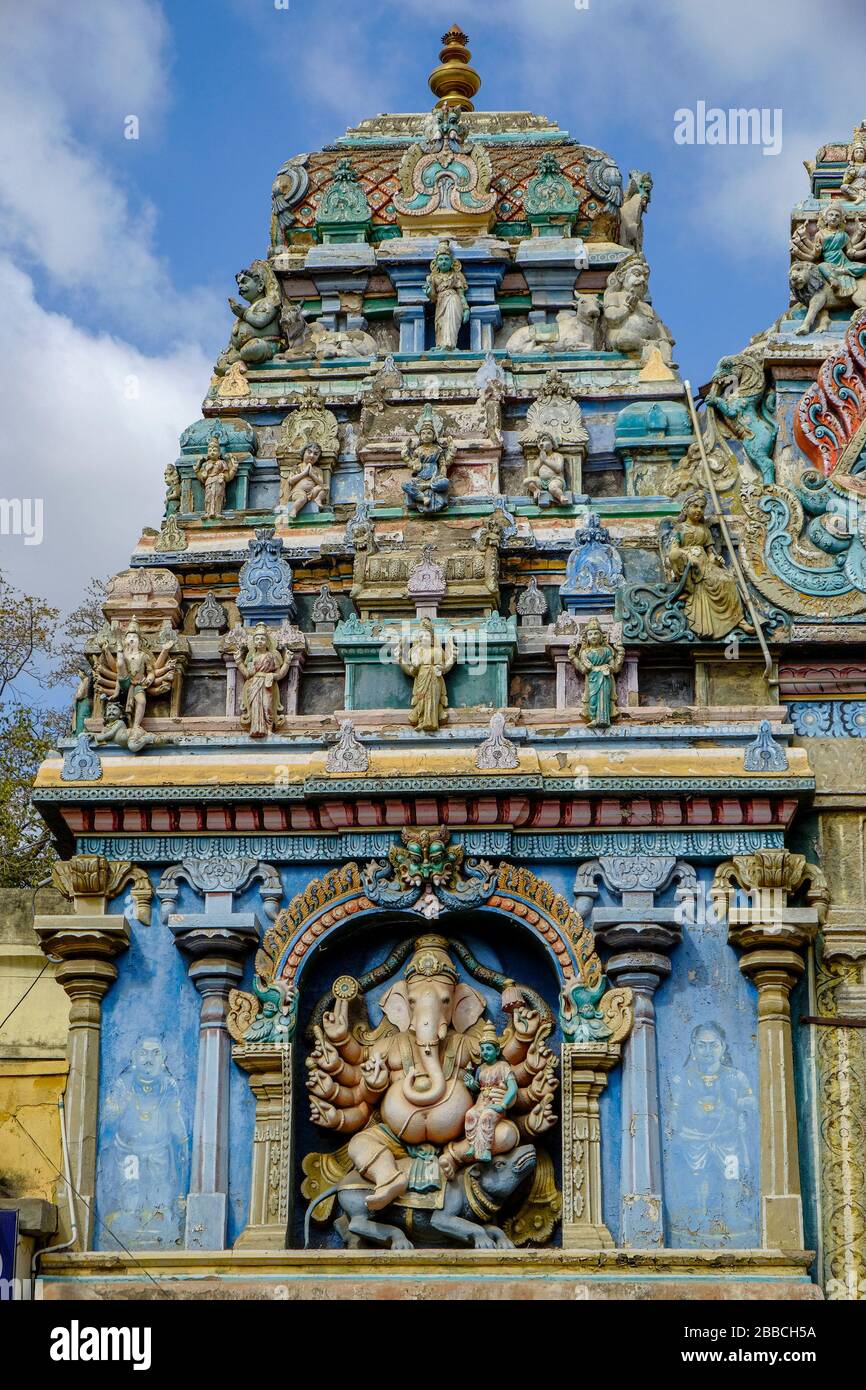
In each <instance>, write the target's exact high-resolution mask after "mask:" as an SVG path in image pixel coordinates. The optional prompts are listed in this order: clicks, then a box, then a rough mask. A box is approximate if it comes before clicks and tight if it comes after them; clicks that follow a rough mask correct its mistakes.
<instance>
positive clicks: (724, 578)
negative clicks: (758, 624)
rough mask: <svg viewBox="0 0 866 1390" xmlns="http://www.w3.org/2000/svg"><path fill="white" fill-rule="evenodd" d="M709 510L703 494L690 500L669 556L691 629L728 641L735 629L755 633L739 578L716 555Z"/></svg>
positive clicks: (685, 505)
mask: <svg viewBox="0 0 866 1390" xmlns="http://www.w3.org/2000/svg"><path fill="white" fill-rule="evenodd" d="M706 510H707V499H706V497H705V496H704V494H703V493H702V492H695V493H692V495H691V496H690V497H687V498H686V500H685V502H684V503H683V506H682V509H681V511H680V514H679V516H678V517H677V520H676V524H675V526H674V529H673V531H672V533H671V540H670V546H669V548H668V552H667V556H666V563H667V567H668V568H669V570H670V573H671V576H672V577H673V578H675V579H678V580H681V581H682V592H683V594H684V595H685V603H684V607H685V614H686V619H687V621H688V624H689V627H690V628H691V629H692V632H694V633H695V635H696V636H698V637H714V638H720V637H726V636H727V635H728V633H729V632H732V631H733V629H734V628H735V627H739V628H742V630H743V631H744V632H754V628H753V627H752V626H751V624H750V623H748V622H747V621H746V619H745V615H744V613H743V603H742V599H741V598H740V593H739V590H738V588H737V581H736V578H735V576H734V574H733V573H732V571H731V570H730V569H728V567H727V565H726V564H725V563H724V561H723V560H722V559H721V558H720V557H719V556H718V555H717V554H716V548H715V542H714V540H713V533H712V531H711V530H710V527H709V524H708V522H707V518H706Z"/></svg>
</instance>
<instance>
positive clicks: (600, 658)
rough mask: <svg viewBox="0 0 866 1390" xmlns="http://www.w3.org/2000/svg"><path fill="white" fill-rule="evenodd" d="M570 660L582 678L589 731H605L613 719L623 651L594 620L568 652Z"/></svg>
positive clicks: (592, 619)
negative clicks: (591, 729) (617, 678)
mask: <svg viewBox="0 0 866 1390" xmlns="http://www.w3.org/2000/svg"><path fill="white" fill-rule="evenodd" d="M568 655H569V659H570V661H571V663H572V665H573V666H574V669H575V670H576V671H578V672H579V673H580V674H581V675H582V676H583V677H584V686H583V704H582V709H583V717H584V719H586V721H587V723H588V724H589V726H590V728H594V729H606V728H608V727H609V726H610V725H611V724H612V723H613V721H614V719H616V716H617V715H618V714H619V709H618V707H617V703H616V679H615V677H616V676H617V675H618V673H619V672H620V671H621V670H622V665H623V662H624V660H625V651H624V649H623V647H622V646H621V644H620V643H619V642H614V641H612V640H610V639H609V638H608V637H607V635H606V634H605V632H604V629H603V628H602V626H601V623H600V622H599V621H598V619H597V618H590V620H589V622H588V623H587V624H586V627H585V628H584V629H583V633H582V635H581V639H580V642H579V643H577V642H573V643H572V644H571V646H570V647H569V649H568Z"/></svg>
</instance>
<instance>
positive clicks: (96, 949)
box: [34, 854, 152, 1250]
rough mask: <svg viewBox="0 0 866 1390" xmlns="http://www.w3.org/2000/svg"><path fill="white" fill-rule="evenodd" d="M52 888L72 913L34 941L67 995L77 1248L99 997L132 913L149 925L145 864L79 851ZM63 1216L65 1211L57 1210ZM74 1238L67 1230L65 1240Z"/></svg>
mask: <svg viewBox="0 0 866 1390" xmlns="http://www.w3.org/2000/svg"><path fill="white" fill-rule="evenodd" d="M51 878H52V881H53V884H54V887H55V888H57V889H58V890H59V891H60V892H61V893H62V894H63V896H64V897H65V898H68V899H69V901H70V902H71V903H72V907H73V911H72V913H71V915H69V916H53V915H52V916H44V917H37V918H36V919H35V922H34V926H35V929H36V934H37V936H38V937H39V944H40V945H41V947H42V949H43V951H44V952H45V954H46V955H48V956H59V957H60V962H61V963H60V965H59V967H58V970H57V974H56V979H57V981H58V982H59V983H60V984H61V985H62V986H63V988H64V989H65V990H66V993H67V994H68V995H69V999H70V1010H69V1035H68V1039H67V1046H66V1055H67V1059H68V1061H69V1077H68V1079H67V1083H66V1095H65V1099H64V1111H65V1118H66V1135H67V1140H68V1144H69V1165H70V1172H71V1179H72V1184H73V1187H74V1189H75V1191H74V1192H73V1193H72V1194H70V1195H71V1199H72V1201H73V1202H74V1206H75V1216H76V1223H77V1226H78V1235H77V1239H76V1243H75V1248H76V1249H78V1250H90V1249H92V1247H93V1215H94V1213H93V1203H94V1194H95V1191H96V1139H97V1123H98V1118H99V1047H100V1034H101V1031H102V1001H103V999H104V998H105V995H106V994H107V993H108V990H109V989H110V988H111V986H112V985H113V984H114V981H115V980H116V979H117V966H116V965H115V964H114V957H115V956H118V955H120V954H121V952H123V951H125V950H126V948H127V946H128V945H129V939H130V928H129V920H128V918H129V917H132V916H134V917H136V918H137V919H138V921H140V922H142V923H143V924H144V925H149V923H150V901H151V897H152V889H151V885H150V880H149V879H148V876H147V874H146V873H145V871H144V869H141V868H139V867H138V866H137V865H135V864H132V863H130V862H129V860H108V859H106V858H105V857H104V856H103V855H101V854H76V855H73V857H72V858H71V859H65V860H63V861H62V862H58V863H57V864H55V865H54V867H53V868H52V870H51ZM126 886H128V887H129V893H128V895H127V899H126V902H125V909H126V911H125V915H121V914H119V913H118V914H114V913H109V912H108V903H109V901H110V900H111V899H112V898H114V897H115V896H116V895H117V894H118V893H119V892H120V890H121V889H122V888H124V887H126ZM62 1219H65V1213H63V1212H62ZM70 1236H71V1231H69V1230H68V1229H64V1230H63V1231H62V1239H64V1240H66V1239H68V1238H69V1237H70Z"/></svg>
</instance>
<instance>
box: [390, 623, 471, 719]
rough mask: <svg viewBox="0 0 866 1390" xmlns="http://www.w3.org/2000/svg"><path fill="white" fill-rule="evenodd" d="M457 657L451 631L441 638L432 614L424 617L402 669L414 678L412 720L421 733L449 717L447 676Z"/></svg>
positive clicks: (411, 678) (402, 661) (402, 662)
mask: <svg viewBox="0 0 866 1390" xmlns="http://www.w3.org/2000/svg"><path fill="white" fill-rule="evenodd" d="M456 661H457V648H456V646H455V645H454V637H453V635H452V633H451V632H450V631H449V632H448V634H447V635H446V637H445V640H444V642H443V641H440V639H439V636H438V634H437V633H436V630H435V628H434V626H433V622H432V620H431V619H430V618H422V619H421V622H420V623H419V631H418V633H417V635H416V636H415V637H414V638H413V640H412V642H411V645H410V647H409V652H408V658H407V659H406V660H401V661H400V668H401V670H402V671H403V672H404V673H405V674H406V675H407V676H408V677H409V678H410V680H411V681H412V682H413V685H412V704H411V707H410V710H409V723H410V724H412V725H413V726H414V728H416V729H418V731H419V732H421V733H435V732H436V731H437V729H438V728H439V725H440V724H441V723H444V721H445V719H446V718H447V717H448V716H447V714H446V711H447V709H448V695H447V693H446V689H445V677H446V676H447V674H448V672H449V671H450V670H452V668H453V667H454V665H455V663H456Z"/></svg>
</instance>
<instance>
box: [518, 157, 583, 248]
mask: <svg viewBox="0 0 866 1390" xmlns="http://www.w3.org/2000/svg"><path fill="white" fill-rule="evenodd" d="M523 205H524V207H525V209H526V215H527V217H528V218H529V222H530V225H531V226H532V228H533V231H534V232H535V233H536V235H539V236H570V235H571V224H572V221H573V219H574V218H575V217H576V216H577V213H578V210H579V207H580V204H579V203H578V201H577V198H576V197H575V192H574V188H573V186H572V184H571V181H570V179H568V178H567V177H566V176H565V174H564V173H563V172H562V169H561V167H560V165H559V162H558V160H557V158H556V156H555V155H554V154H552V153H550V151H548V152H547V153H546V154H543V155H542V156H541V160H540V162H539V165H538V173H537V174H536V175H535V176H534V178H531V179H530V180H529V183H528V185H527V188H526V197H525V198H524V203H523Z"/></svg>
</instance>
